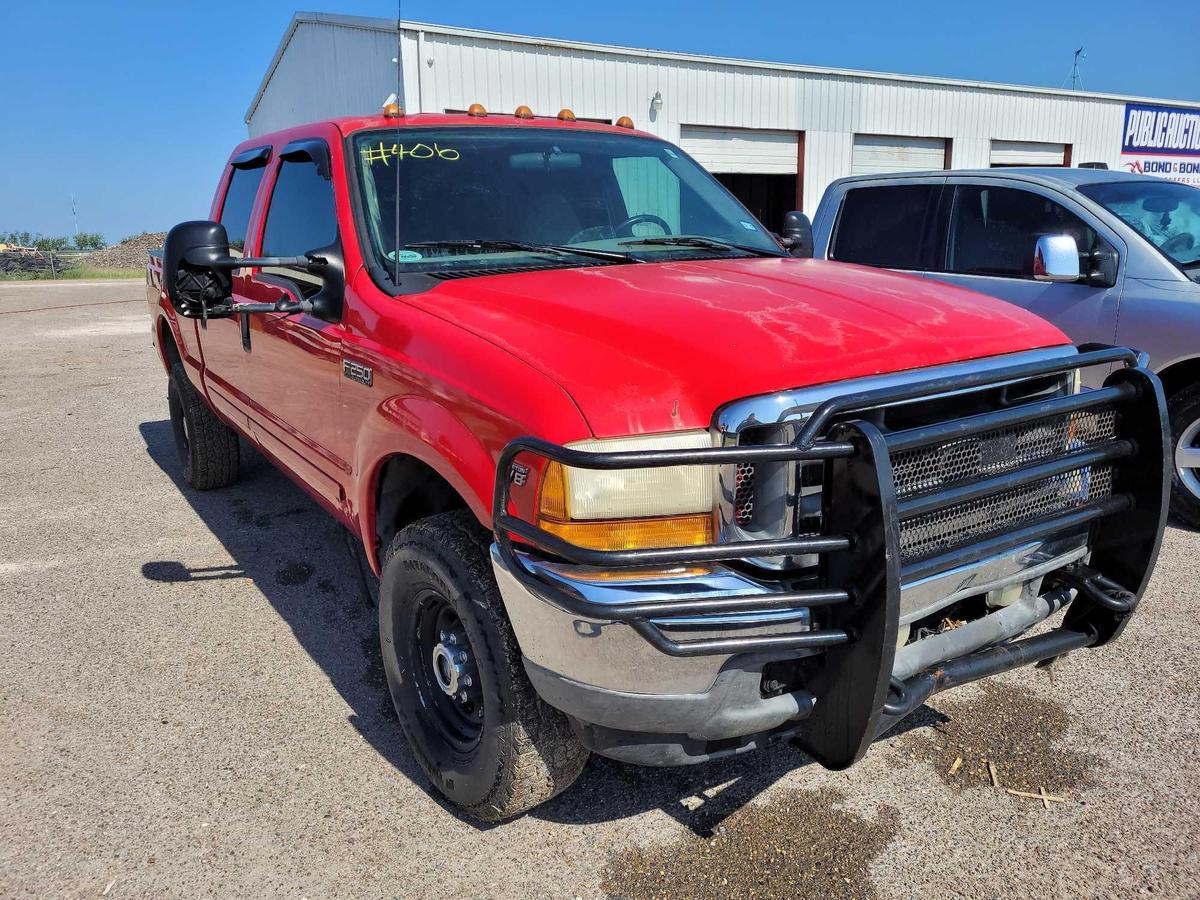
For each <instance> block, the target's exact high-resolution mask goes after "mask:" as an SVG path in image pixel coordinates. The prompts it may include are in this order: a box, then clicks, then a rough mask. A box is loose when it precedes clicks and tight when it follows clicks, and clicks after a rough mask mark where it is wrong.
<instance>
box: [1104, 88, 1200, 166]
mask: <svg viewBox="0 0 1200 900" xmlns="http://www.w3.org/2000/svg"><path fill="white" fill-rule="evenodd" d="M1121 165H1122V166H1123V167H1124V168H1125V169H1128V170H1129V171H1130V172H1136V173H1137V174H1139V175H1157V176H1158V177H1159V178H1166V179H1168V180H1170V181H1179V182H1182V183H1183V184H1192V185H1196V186H1197V187H1200V109H1187V108H1184V107H1178V106H1159V105H1157V104H1153V103H1126V104H1125V136H1124V140H1123V142H1122V144H1121Z"/></svg>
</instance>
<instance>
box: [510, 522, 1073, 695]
mask: <svg viewBox="0 0 1200 900" xmlns="http://www.w3.org/2000/svg"><path fill="white" fill-rule="evenodd" d="M1086 555H1087V546H1086V536H1085V535H1077V536H1075V537H1072V538H1066V539H1058V540H1054V541H1035V542H1031V543H1029V544H1025V545H1023V546H1021V547H1017V548H1015V549H1013V550H1010V551H1007V552H1004V553H999V554H996V555H994V556H991V557H988V558H987V559H982V560H979V561H978V562H976V563H972V564H970V565H964V566H959V567H957V568H954V569H951V570H949V571H947V572H941V573H939V574H937V575H931V576H929V577H926V578H922V579H919V580H916V581H914V582H912V583H911V584H904V585H902V586H901V591H900V598H901V599H900V621H901V624H908V623H911V622H913V621H915V620H917V619H920V618H923V617H925V616H927V615H930V614H932V613H934V612H936V611H937V610H939V609H941V608H943V607H945V606H948V605H949V604H951V603H954V602H955V601H957V600H959V599H962V598H963V597H966V596H972V595H978V594H989V595H992V596H995V597H996V600H997V602H996V603H995V604H994V606H995V608H996V610H997V612H996V613H993V614H992V615H989V616H986V617H984V619H981V620H980V621H981V622H986V623H987V625H986V626H984V627H980V628H978V629H973V631H974V632H975V633H977V634H978V637H977V640H969V639H968V640H966V641H964V640H958V641H955V642H953V643H949V642H943V643H945V646H944V649H942V650H941V651H938V650H935V649H934V646H936V645H937V643H938V642H936V641H933V643H932V644H931V639H927V640H926V641H915V642H913V643H912V644H910V645H908V646H907V647H904V648H901V649H900V650H899V651H898V652H897V657H896V662H895V665H894V669H893V672H894V674H895V675H896V677H899V678H904V677H907V676H908V675H909V674H912V672H913V671H916V669H914V668H913V666H914V665H915V664H916V663H915V661H917V660H919V661H920V663H921V668H923V667H925V666H928V665H932V664H933V663H935V662H940V661H941V660H943V659H949V658H950V657H952V656H957V655H961V654H962V653H965V652H969V651H971V650H974V649H977V648H978V647H982V646H984V645H986V644H989V643H994V642H995V641H997V640H1002V639H1004V638H1007V637H1012V636H1013V635H1015V634H1019V633H1020V632H1022V631H1025V630H1026V629H1028V628H1030V627H1031V626H1033V625H1035V624H1037V622H1039V621H1041V620H1042V619H1044V618H1046V617H1047V616H1048V615H1050V613H1051V612H1052V611H1053V609H1051V608H1050V607H1049V606H1047V605H1046V604H1040V605H1039V604H1037V603H1034V602H1033V601H1035V600H1036V599H1037V597H1038V595H1039V593H1040V591H1039V588H1040V585H1041V582H1042V576H1044V575H1045V574H1046V573H1048V572H1052V571H1054V570H1056V569H1060V568H1063V567H1064V566H1066V565H1069V564H1070V563H1072V562H1075V561H1077V560H1080V559H1082V558H1083V557H1084V556H1086ZM520 558H521V561H522V562H523V563H524V565H525V566H526V567H527V568H528V569H530V570H531V571H532V572H534V573H535V574H536V576H537V577H538V578H540V579H543V580H548V581H551V582H554V583H556V584H558V585H560V586H562V587H563V588H565V589H566V590H568V591H571V592H573V593H578V594H580V595H581V596H583V597H585V598H586V599H587V600H588V601H590V602H592V603H595V604H622V603H629V602H631V601H635V600H637V601H642V600H668V599H683V598H688V599H696V598H701V597H721V596H738V595H744V594H747V593H751V592H770V591H776V592H780V593H782V592H783V591H784V590H785V589H784V588H783V587H782V586H780V585H778V584H776V583H773V582H772V581H766V580H758V579H754V578H751V577H750V576H748V575H746V574H744V573H742V572H738V571H735V570H733V569H730V568H727V567H724V566H718V565H709V566H703V567H695V566H693V567H686V568H685V567H677V568H676V569H674V570H666V571H662V570H660V571H656V572H652V573H643V574H642V575H640V576H639V574H638V573H637V572H636V571H635V572H630V571H625V572H620V573H613V572H597V571H596V570H593V569H588V568H586V567H583V566H571V565H566V564H562V563H553V562H545V561H539V560H536V559H535V558H533V557H531V556H529V555H528V554H524V553H522V554H520ZM492 566H493V569H494V571H495V574H496V581H497V583H498V584H499V586H500V593H501V595H502V596H503V598H504V604H505V607H506V609H507V612H508V616H509V619H510V620H511V621H512V623H513V628H514V630H515V631H516V634H517V641H518V642H519V643H520V645H521V652H522V654H523V655H524V657H525V659H526V660H527V661H528V662H529V663H532V664H533V665H535V666H537V667H539V668H540V669H541V670H543V671H544V672H549V673H554V674H556V675H558V676H561V677H562V678H565V679H569V680H571V681H573V682H577V683H580V684H586V685H590V686H593V687H595V688H599V689H602V690H610V691H620V692H623V693H631V694H647V695H660V694H698V693H703V692H705V691H708V690H710V689H711V688H712V686H713V684H714V683H715V682H716V680H717V678H718V676H719V675H720V673H721V672H722V671H723V670H724V669H726V668H727V667H728V666H729V665H730V663H731V661H733V660H735V659H736V658H738V657H739V656H740V657H746V656H747V654H725V655H711V656H681V657H676V656H666V655H664V654H662V653H660V652H659V651H658V650H656V649H655V648H654V647H653V646H652V645H651V644H649V643H648V642H647V641H646V640H645V639H644V638H643V637H642V636H641V635H640V634H638V633H637V632H636V631H635V630H634V629H633V628H632V627H631V626H630V625H629V624H628V623H626V622H620V621H612V620H606V619H602V618H590V617H581V616H579V615H576V614H574V613H570V612H567V611H566V610H564V609H562V608H560V607H558V606H555V605H554V604H553V603H552V602H550V601H549V600H546V599H543V598H542V597H540V596H538V595H536V594H534V593H533V592H532V591H530V590H528V589H527V588H526V587H525V586H524V585H523V584H521V582H520V581H518V579H517V578H516V577H514V576H513V574H512V573H511V572H510V571H509V570H508V568H507V567H506V566H505V564H504V561H503V559H502V558H501V556H500V553H499V550H498V548H496V547H495V546H494V545H493V547H492ZM1001 604H1003V605H1001ZM1022 604H1023V605H1022ZM1014 606H1015V607H1018V608H1019V609H1020V610H1029V611H1033V613H1032V614H1015V613H1014V612H1012V611H1009V612H1005V611H1006V610H1008V609H1009V607H1014ZM1055 608H1056V607H1055ZM1001 613H1003V615H1001ZM652 621H654V623H655V625H657V626H658V627H659V628H662V629H663V630H664V632H666V633H667V635H668V636H669V637H675V638H678V637H683V636H686V637H688V638H703V639H708V638H729V637H748V636H750V635H767V634H783V633H791V632H795V631H804V630H808V629H809V628H810V627H811V624H812V615H811V611H810V610H809V609H808V608H806V607H801V608H794V609H783V610H766V611H759V612H752V613H724V614H716V615H705V616H690V617H686V618H681V617H675V618H672V619H670V620H652ZM797 655H802V652H801V654H798V653H797V652H796V651H791V652H788V653H785V654H775V656H777V657H791V658H794V657H795V656H797ZM753 656H754V657H755V658H756V659H757V662H758V666H759V667H760V668H761V664H762V662H763V661H765V660H767V659H770V658H773V657H772V656H771V655H769V654H765V655H764V654H753ZM567 711H568V712H570V711H569V710H567Z"/></svg>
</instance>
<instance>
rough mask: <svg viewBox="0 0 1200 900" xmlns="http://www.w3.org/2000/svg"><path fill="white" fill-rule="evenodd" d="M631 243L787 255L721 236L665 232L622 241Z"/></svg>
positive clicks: (761, 254) (777, 255)
mask: <svg viewBox="0 0 1200 900" xmlns="http://www.w3.org/2000/svg"><path fill="white" fill-rule="evenodd" d="M631 244H651V245H654V244H661V245H662V246H666V247H700V248H702V249H704V250H740V251H741V252H742V253H749V254H751V255H753V256H776V257H783V256H787V254H786V253H784V252H783V251H780V252H778V253H776V252H775V251H773V250H767V249H764V248H763V247H749V246H747V245H745V244H735V243H733V242H732V241H722V240H720V239H719V238H710V237H697V236H695V235H687V234H664V235H662V236H661V237H644V238H634V239H633V240H631V241H621V246H622V247H627V246H629V245H631Z"/></svg>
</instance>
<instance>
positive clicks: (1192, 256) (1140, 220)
mask: <svg viewBox="0 0 1200 900" xmlns="http://www.w3.org/2000/svg"><path fill="white" fill-rule="evenodd" d="M1079 191H1080V193H1082V194H1084V195H1085V196H1087V197H1090V198H1092V199H1093V200H1095V201H1096V202H1097V203H1099V204H1100V205H1101V206H1103V207H1104V208H1105V209H1107V210H1108V211H1109V212H1111V213H1113V214H1114V215H1116V216H1117V217H1118V218H1120V219H1121V220H1122V221H1123V222H1125V223H1126V224H1128V225H1129V226H1130V227H1132V228H1133V229H1134V230H1135V231H1137V233H1138V234H1140V235H1141V236H1142V237H1144V238H1145V239H1146V240H1148V241H1149V242H1150V243H1151V244H1153V245H1154V247H1155V248H1156V249H1157V250H1158V251H1159V252H1160V253H1162V254H1163V255H1164V256H1166V257H1167V259H1169V260H1171V262H1173V263H1175V265H1177V266H1179V267H1180V268H1181V269H1193V268H1196V267H1197V265H1198V264H1200V190H1197V189H1196V188H1193V187H1188V186H1187V185H1185V184H1176V183H1174V182H1171V181H1149V180H1147V181H1140V180H1139V181H1109V182H1105V183H1103V184H1087V185H1083V186H1082V187H1080V188H1079Z"/></svg>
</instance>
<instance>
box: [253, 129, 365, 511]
mask: <svg viewBox="0 0 1200 900" xmlns="http://www.w3.org/2000/svg"><path fill="white" fill-rule="evenodd" d="M329 143H330V142H329V141H327V140H311V139H305V140H302V141H294V142H293V143H291V144H289V145H287V146H286V147H284V148H283V150H282V151H281V152H280V154H279V158H278V160H277V162H276V163H275V166H274V167H273V171H272V176H273V178H272V184H271V187H270V197H269V200H268V203H267V207H266V211H265V213H264V216H263V227H262V238H261V243H260V248H259V251H258V254H257V255H260V256H303V255H304V254H305V253H307V252H309V251H311V250H316V249H318V248H321V247H325V246H327V245H329V244H331V243H333V242H334V241H335V240H336V239H337V237H338V215H337V208H336V203H335V199H334V190H333V182H332V179H331V160H330V149H329ZM320 287H321V281H320V279H318V278H316V277H315V276H313V275H310V274H309V273H307V272H305V271H303V270H301V269H293V268H264V269H261V270H255V271H254V272H253V274H251V275H250V276H249V277H248V278H247V280H246V283H245V285H244V288H243V290H244V296H245V299H246V300H248V301H250V302H255V303H274V302H276V301H278V300H280V299H283V298H290V299H301V298H310V297H312V296H313V295H314V294H315V293H316V292H317V291H318V290H319V289H320ZM246 318H247V319H248V322H247V325H246V326H244V327H243V333H242V346H243V347H244V351H243V352H244V354H245V358H244V366H245V370H244V371H245V377H244V383H245V392H246V394H247V396H248V399H249V412H250V429H251V433H252V435H253V437H254V440H255V442H256V443H257V444H258V445H259V447H260V448H261V449H262V450H263V451H264V452H266V453H267V454H269V455H270V456H272V457H274V458H275V459H277V460H278V461H279V462H281V463H282V464H283V465H284V466H285V467H286V468H287V469H289V470H290V471H291V472H293V473H294V474H295V475H296V476H297V477H298V478H299V479H300V480H301V481H303V482H304V483H305V484H306V485H307V486H308V487H309V488H310V489H311V490H312V492H313V493H314V494H315V495H316V496H317V497H318V498H319V499H321V500H323V501H324V502H325V503H326V505H327V506H328V507H329V508H330V509H331V510H332V511H333V512H335V513H336V514H339V515H340V514H341V513H342V511H343V505H344V502H345V483H346V480H347V478H348V472H349V464H348V463H347V462H346V460H345V456H344V454H343V453H342V452H341V449H340V447H339V427H338V423H339V421H340V407H339V405H338V389H339V382H340V378H341V356H342V327H341V324H340V323H334V322H327V321H325V320H323V319H319V318H317V317H316V316H313V315H311V314H308V313H302V312H297V313H291V314H286V313H266V314H255V315H251V316H248V317H246Z"/></svg>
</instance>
